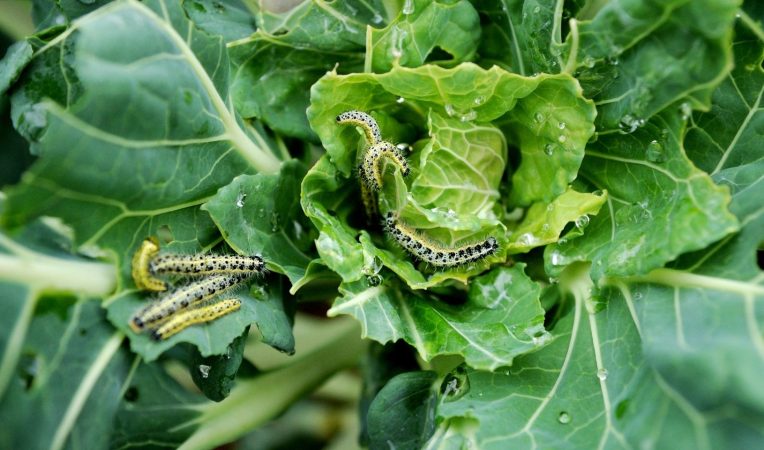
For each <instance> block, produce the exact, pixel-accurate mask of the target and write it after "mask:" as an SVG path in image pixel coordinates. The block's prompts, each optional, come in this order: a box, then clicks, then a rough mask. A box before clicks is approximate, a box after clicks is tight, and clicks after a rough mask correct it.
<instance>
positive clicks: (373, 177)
mask: <svg viewBox="0 0 764 450" xmlns="http://www.w3.org/2000/svg"><path fill="white" fill-rule="evenodd" d="M382 158H386V159H388V160H390V161H392V162H393V164H395V165H396V166H398V168H399V169H400V171H401V174H402V175H403V176H404V177H405V176H407V175H408V174H409V172H410V169H409V164H408V161H406V158H404V157H403V154H402V153H401V151H400V150H399V149H398V147H396V146H395V145H393V144H391V143H389V142H385V141H382V142H380V143H378V144H375V145H372V146H371V147H369V149H368V150H367V151H366V154H365V155H364V158H363V163H361V178H362V180H363V181H364V183H365V184H366V185H367V186H368V187H369V189H371V190H373V191H378V190H379V189H380V188H381V187H382V167H381V166H380V164H381V162H382Z"/></svg>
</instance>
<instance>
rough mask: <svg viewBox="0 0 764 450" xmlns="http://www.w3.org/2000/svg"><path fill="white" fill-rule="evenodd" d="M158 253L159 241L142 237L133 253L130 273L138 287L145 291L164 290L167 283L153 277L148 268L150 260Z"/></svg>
mask: <svg viewBox="0 0 764 450" xmlns="http://www.w3.org/2000/svg"><path fill="white" fill-rule="evenodd" d="M158 253H159V242H158V241H157V240H156V239H155V238H147V239H144V240H143V242H142V243H141V246H140V247H138V250H136V252H135V254H134V255H133V262H132V267H131V270H132V275H133V281H134V282H135V285H136V286H137V287H138V289H141V290H145V291H157V292H159V291H166V290H167V283H165V282H164V281H162V280H160V279H158V278H156V277H154V275H153V274H152V273H151V271H150V270H149V266H150V263H151V260H152V259H154V258H155V257H156V255H157V254H158Z"/></svg>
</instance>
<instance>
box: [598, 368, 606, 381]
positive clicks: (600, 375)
mask: <svg viewBox="0 0 764 450" xmlns="http://www.w3.org/2000/svg"><path fill="white" fill-rule="evenodd" d="M597 378H599V379H600V381H605V380H607V369H606V368H604V367H601V368H600V370H598V371H597Z"/></svg>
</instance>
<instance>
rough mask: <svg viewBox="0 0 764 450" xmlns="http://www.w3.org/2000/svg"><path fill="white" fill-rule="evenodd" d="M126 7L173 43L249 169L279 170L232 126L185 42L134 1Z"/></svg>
mask: <svg viewBox="0 0 764 450" xmlns="http://www.w3.org/2000/svg"><path fill="white" fill-rule="evenodd" d="M129 4H131V5H135V6H136V7H137V8H139V9H141V10H143V12H144V14H145V15H146V16H147V17H148V18H150V19H151V20H152V21H153V22H154V23H155V24H156V25H157V26H158V27H160V28H162V29H163V30H164V31H165V32H166V34H167V35H168V36H169V37H170V39H172V41H173V42H174V43H175V45H176V46H177V48H178V49H179V50H180V51H181V53H182V54H183V56H185V57H186V60H187V61H188V63H189V65H190V66H191V68H192V69H193V71H194V73H195V74H196V76H197V77H198V79H199V81H200V82H201V83H202V86H203V87H204V90H205V91H207V94H208V95H209V98H210V100H211V101H212V104H213V105H214V107H215V110H217V112H218V114H219V115H220V119H221V120H222V122H223V125H224V126H225V128H226V130H228V134H229V136H230V139H231V141H232V142H233V143H234V144H235V145H236V147H238V148H239V150H240V151H241V154H242V155H243V156H244V157H245V158H246V159H247V160H248V161H249V162H250V163H251V164H252V166H253V167H255V169H257V170H258V172H264V173H273V172H277V171H278V170H279V167H280V166H281V163H280V162H279V160H278V159H276V157H274V156H273V155H271V154H270V153H269V152H268V151H267V150H265V149H261V148H259V147H257V146H256V145H255V144H254V142H252V141H251V140H250V139H249V137H247V135H246V134H245V133H244V131H242V129H241V128H240V127H239V124H238V123H237V122H236V119H235V118H234V117H233V115H232V114H231V112H230V111H229V110H228V107H227V106H226V104H225V102H224V101H223V99H222V98H221V97H220V94H219V93H218V91H217V89H216V88H215V84H214V83H213V82H212V80H211V79H210V77H209V75H207V72H206V71H205V70H204V67H202V65H201V64H200V63H199V60H197V59H196V55H194V53H193V52H192V51H191V49H190V48H189V47H188V45H186V41H184V40H183V39H182V38H181V37H180V36H179V35H178V33H177V32H176V31H175V29H174V28H172V27H171V26H169V25H168V24H167V23H166V22H165V21H163V20H162V19H160V18H159V17H157V15H156V14H155V13H154V11H152V10H151V9H149V8H148V7H147V6H145V5H144V4H142V3H138V2H136V1H135V0H130V1H129Z"/></svg>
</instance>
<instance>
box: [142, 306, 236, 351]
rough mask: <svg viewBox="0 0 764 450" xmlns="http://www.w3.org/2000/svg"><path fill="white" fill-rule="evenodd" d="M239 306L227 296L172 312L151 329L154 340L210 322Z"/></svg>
mask: <svg viewBox="0 0 764 450" xmlns="http://www.w3.org/2000/svg"><path fill="white" fill-rule="evenodd" d="M240 307H241V302H240V301H239V300H237V299H235V298H229V299H225V300H221V301H216V302H208V303H205V304H203V305H200V306H198V307H196V308H193V309H189V310H185V311H181V312H180V313H178V314H173V315H172V316H171V317H170V318H169V319H168V320H167V321H165V322H164V323H162V324H161V325H160V326H159V327H157V328H156V329H153V330H152V331H151V338H152V339H154V340H157V341H159V340H163V339H167V338H169V337H170V336H172V335H174V334H177V333H179V332H181V331H183V330H185V329H186V328H188V327H190V326H191V325H196V324H199V323H206V322H212V321H213V320H215V319H217V318H219V317H222V316H225V315H226V314H230V313H232V312H233V311H236V310H238V309H239V308H240Z"/></svg>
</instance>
